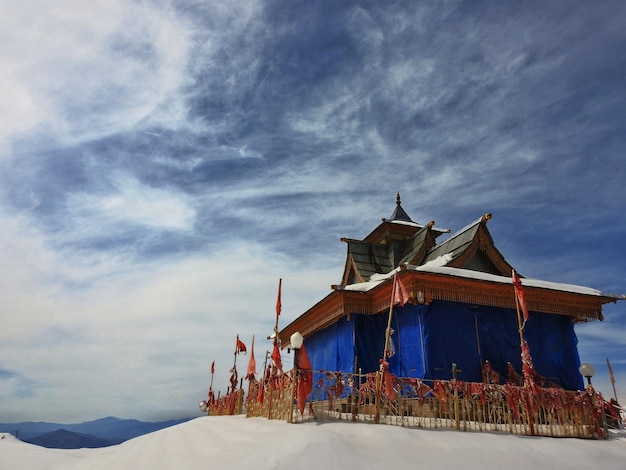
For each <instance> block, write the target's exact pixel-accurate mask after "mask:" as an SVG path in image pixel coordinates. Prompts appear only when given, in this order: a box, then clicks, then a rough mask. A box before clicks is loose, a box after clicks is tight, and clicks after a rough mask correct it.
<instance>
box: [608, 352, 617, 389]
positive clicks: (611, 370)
mask: <svg viewBox="0 0 626 470" xmlns="http://www.w3.org/2000/svg"><path fill="white" fill-rule="evenodd" d="M606 365H607V366H608V368H609V378H610V379H611V385H613V387H615V377H614V376H613V369H611V363H610V362H609V358H608V357H607V358H606Z"/></svg>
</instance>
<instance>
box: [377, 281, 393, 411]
mask: <svg viewBox="0 0 626 470" xmlns="http://www.w3.org/2000/svg"><path fill="white" fill-rule="evenodd" d="M394 288H395V278H394V283H393V286H392V288H391V300H390V301H389V315H388V317H387V329H386V330H385V349H384V350H383V359H382V362H381V366H382V367H385V362H387V350H388V349H389V338H390V336H391V334H390V333H391V318H392V317H393V298H394ZM382 388H383V374H382V372H381V371H380V370H379V371H378V372H376V414H375V416H374V422H376V423H378V422H380V402H381V395H382Z"/></svg>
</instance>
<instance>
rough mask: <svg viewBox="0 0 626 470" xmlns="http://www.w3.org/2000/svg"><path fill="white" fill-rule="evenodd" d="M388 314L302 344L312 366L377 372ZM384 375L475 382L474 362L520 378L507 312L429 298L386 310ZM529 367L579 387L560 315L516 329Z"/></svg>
mask: <svg viewBox="0 0 626 470" xmlns="http://www.w3.org/2000/svg"><path fill="white" fill-rule="evenodd" d="M387 321H388V312H383V313H379V314H377V315H361V314H352V315H350V320H348V317H343V318H342V319H341V320H339V321H338V322H337V323H335V324H333V325H331V326H329V327H328V328H326V329H324V330H321V331H319V332H317V333H315V334H313V335H311V336H309V337H308V338H307V339H306V346H307V351H308V353H309V356H310V359H311V364H312V365H313V368H314V369H317V370H320V369H322V370H326V371H340V372H358V371H359V369H361V371H362V372H363V373H368V372H373V371H375V370H378V368H379V366H380V359H381V358H382V355H383V349H384V346H385V329H386V327H387ZM392 328H393V330H394V333H393V335H392V337H391V338H392V341H393V349H395V354H394V355H393V356H392V357H390V358H389V367H390V371H391V372H392V373H393V374H396V375H398V376H400V377H416V378H423V379H451V378H452V373H451V367H452V363H456V364H457V368H458V375H457V377H458V378H459V379H460V380H465V381H472V382H481V381H482V369H481V367H482V364H484V363H485V361H486V360H488V361H489V362H490V364H491V366H492V368H493V369H494V370H495V371H496V372H498V373H500V375H501V376H502V377H503V379H504V378H506V373H507V363H509V362H510V363H511V364H512V365H513V367H514V368H515V370H516V371H517V372H518V373H519V374H521V373H522V370H521V369H522V365H521V358H520V337H519V331H518V320H517V314H516V312H515V311H514V310H510V309H504V308H497V307H487V306H473V305H468V304H463V303H456V302H447V301H434V302H433V303H432V304H430V305H411V304H407V305H405V306H404V307H394V310H393V317H392ZM524 337H525V339H526V340H527V341H528V345H529V348H530V353H531V356H532V358H533V363H534V367H535V370H536V371H537V373H538V374H540V375H541V376H542V377H544V378H545V380H546V381H547V382H549V383H552V384H555V385H558V386H560V387H563V388H565V389H568V390H580V389H582V388H583V387H584V385H583V381H582V377H581V376H580V373H579V372H578V367H579V365H580V359H579V357H578V350H577V339H576V334H575V333H574V325H573V322H572V320H571V319H570V318H569V317H567V316H565V315H552V314H546V313H538V312H530V318H529V320H528V322H527V324H526V327H525V329H524Z"/></svg>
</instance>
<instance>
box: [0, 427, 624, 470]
mask: <svg viewBox="0 0 626 470" xmlns="http://www.w3.org/2000/svg"><path fill="white" fill-rule="evenodd" d="M0 437H2V439H0V468H1V469H2V470H21V469H24V470H68V469H69V470H111V469H115V470H125V469H128V470H131V469H132V470H157V469H176V470H183V469H200V468H202V469H207V468H208V469H220V470H227V469H238V470H244V469H254V470H266V469H284V468H287V467H296V468H298V469H301V470H306V469H316V470H329V469H344V468H345V469H350V468H357V469H359V470H363V469H389V468H398V469H402V468H424V469H428V468H432V469H436V470H447V469H450V470H453V469H454V470H458V469H464V470H471V469H482V468H489V469H506V470H521V469H528V468H541V469H543V470H547V469H555V470H556V469H559V470H561V469H563V468H568V469H583V468H602V469H603V470H611V469H620V470H623V469H624V468H626V433H625V432H624V431H619V432H617V433H614V434H613V435H612V439H611V440H609V441H590V440H580V439H554V438H545V437H544V438H542V437H524V436H516V435H507V434H495V433H470V432H457V431H448V430H434V429H405V428H401V427H396V426H385V425H374V424H364V423H350V422H337V421H334V422H311V423H303V424H295V425H290V424H287V423H284V422H277V421H267V420H265V419H262V418H252V419H246V418H245V417H243V416H222V417H202V418H198V419H195V420H192V421H189V422H186V423H183V424H180V425H177V426H173V427H170V428H167V429H163V430H160V431H157V432H154V433H151V434H146V435H144V436H140V437H137V438H135V439H132V440H130V441H127V442H124V443H123V444H120V445H118V446H112V447H107V448H101V449H80V450H59V449H45V448H42V447H37V446H33V445H30V444H25V443H23V442H21V441H18V440H17V439H15V438H14V437H13V436H11V435H8V434H3V435H0Z"/></svg>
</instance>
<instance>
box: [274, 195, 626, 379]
mask: <svg viewBox="0 0 626 470" xmlns="http://www.w3.org/2000/svg"><path fill="white" fill-rule="evenodd" d="M490 218H491V214H485V215H483V216H481V217H479V218H478V219H477V220H475V221H474V222H472V223H470V224H469V225H467V226H466V227H465V228H463V229H461V230H460V231H458V232H457V233H455V234H451V231H450V230H447V229H440V228H437V227H435V223H434V222H429V223H426V224H420V223H417V222H414V221H413V220H412V219H411V218H410V217H409V215H408V214H407V213H406V211H405V210H404V209H403V208H402V205H401V200H400V195H399V194H398V196H397V200H396V207H395V210H394V211H393V213H392V215H391V217H390V218H388V219H386V218H383V219H382V222H381V223H380V224H379V225H378V226H377V227H376V228H375V229H374V230H373V231H372V232H371V233H370V234H369V235H367V236H366V237H365V238H364V239H362V240H358V239H351V238H342V239H341V241H342V242H344V243H345V244H346V246H347V255H346V262H345V268H344V272H343V276H342V278H341V283H340V284H338V285H334V286H332V291H331V292H330V294H328V295H327V296H326V297H325V298H324V299H322V300H320V301H319V302H318V303H317V304H315V305H314V306H312V307H311V308H310V309H309V310H307V311H306V312H304V313H303V314H302V315H301V316H300V317H298V318H297V319H296V320H295V321H293V322H292V323H291V324H289V325H288V326H287V327H285V328H284V329H283V330H282V331H281V332H280V338H281V341H282V344H283V346H287V345H288V344H289V338H290V336H291V334H292V333H294V332H296V331H299V332H300V333H301V334H302V335H304V338H305V344H306V348H307V352H308V355H309V358H310V360H311V364H312V367H313V369H314V370H317V371H320V370H325V371H340V372H347V373H362V374H366V373H370V372H373V371H377V370H378V369H379V367H380V360H381V358H382V356H383V350H384V349H385V339H386V334H385V332H386V330H387V321H388V318H389V311H390V299H391V291H392V284H393V277H394V274H395V273H398V277H399V279H400V280H401V282H402V283H403V285H404V286H405V287H406V290H407V292H408V295H409V302H408V303H405V304H404V305H403V306H400V305H396V306H394V307H393V309H392V312H393V315H392V335H391V342H390V345H389V347H388V349H387V350H388V351H389V356H390V357H389V358H388V362H389V370H390V372H391V373H393V374H395V375H396V376H398V377H414V378H421V379H429V380H449V379H451V378H452V373H453V372H452V368H454V372H455V373H456V374H457V375H456V377H457V378H458V379H460V380H464V381H471V382H481V381H483V378H484V376H483V374H484V370H485V364H489V367H490V368H491V369H492V370H493V371H495V375H494V376H495V377H497V376H498V375H499V376H501V377H502V382H504V381H505V380H506V378H507V376H509V378H510V376H511V374H515V373H517V374H521V373H522V370H521V369H522V364H521V358H520V335H519V331H520V328H519V326H518V325H519V323H518V321H519V317H518V313H517V309H516V302H515V295H514V290H513V285H512V279H511V274H512V270H513V267H512V266H511V265H510V264H509V263H508V262H507V261H506V259H505V258H504V256H503V255H502V254H501V253H500V251H498V249H497V248H496V246H495V244H494V241H493V239H492V237H491V235H490V233H489V230H488V229H487V224H488V222H489V220H490ZM444 234H445V235H446V236H443V235H444ZM439 239H443V240H442V241H438V240H439ZM520 277H521V280H522V285H523V289H524V296H525V301H526V305H527V307H528V310H529V318H528V321H527V322H526V324H525V326H524V330H523V332H524V337H525V339H526V341H527V342H528V345H529V347H530V351H531V353H532V357H533V361H534V367H535V370H536V372H537V373H538V374H539V377H540V378H541V379H543V380H544V384H545V386H557V387H561V388H564V389H567V390H580V389H582V388H583V387H584V384H583V380H582V377H581V375H580V373H579V372H578V368H579V365H580V359H579V356H578V349H577V339H576V334H575V332H574V325H575V324H576V323H580V322H588V321H593V320H602V306H603V305H604V304H605V303H608V302H615V301H617V300H622V299H623V296H616V295H611V294H606V293H602V292H600V291H598V290H595V289H591V288H588V287H582V286H575V285H569V284H560V283H554V282H546V281H539V280H534V279H527V278H524V277H523V276H520ZM452 364H454V365H455V366H452Z"/></svg>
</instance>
